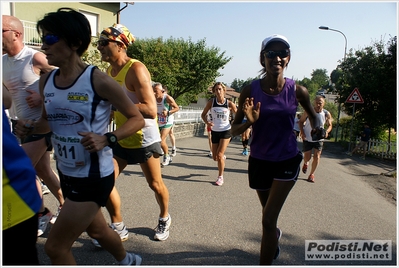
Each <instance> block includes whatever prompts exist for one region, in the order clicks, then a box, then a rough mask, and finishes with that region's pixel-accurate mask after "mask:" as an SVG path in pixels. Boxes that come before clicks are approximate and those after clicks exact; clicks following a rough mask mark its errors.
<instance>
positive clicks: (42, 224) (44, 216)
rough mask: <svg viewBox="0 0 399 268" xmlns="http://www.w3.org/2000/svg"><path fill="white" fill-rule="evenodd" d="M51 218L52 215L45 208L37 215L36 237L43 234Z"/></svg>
mask: <svg viewBox="0 0 399 268" xmlns="http://www.w3.org/2000/svg"><path fill="white" fill-rule="evenodd" d="M52 217H53V214H52V213H51V212H50V210H48V209H47V208H45V209H44V211H43V212H41V213H39V228H38V229H37V236H41V235H43V234H44V232H45V231H46V229H47V225H48V223H49V222H50V220H51V218H52Z"/></svg>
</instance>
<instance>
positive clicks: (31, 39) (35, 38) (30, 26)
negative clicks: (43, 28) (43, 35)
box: [21, 20, 42, 46]
mask: <svg viewBox="0 0 399 268" xmlns="http://www.w3.org/2000/svg"><path fill="white" fill-rule="evenodd" d="M21 22H22V24H23V26H24V41H23V42H24V44H25V45H31V46H41V45H42V40H41V39H40V36H39V34H38V33H37V30H36V22H31V21H26V20H21Z"/></svg>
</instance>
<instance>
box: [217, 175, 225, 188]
mask: <svg viewBox="0 0 399 268" xmlns="http://www.w3.org/2000/svg"><path fill="white" fill-rule="evenodd" d="M223 183H224V181H223V176H219V177H218V179H217V180H216V182H215V184H216V185H217V186H222V185H223Z"/></svg>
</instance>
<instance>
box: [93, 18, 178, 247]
mask: <svg viewBox="0 0 399 268" xmlns="http://www.w3.org/2000/svg"><path fill="white" fill-rule="evenodd" d="M134 40H135V38H134V37H133V35H132V34H131V33H130V32H129V30H128V29H127V28H126V27H125V26H123V25H121V24H116V25H113V26H112V27H108V28H106V29H104V30H103V31H102V32H101V35H100V38H99V41H98V43H97V49H98V50H99V51H100V52H101V59H102V60H103V61H106V62H109V63H110V67H109V68H108V70H107V74H108V75H109V76H110V77H112V78H113V79H114V80H115V81H117V82H118V83H119V84H120V85H121V86H122V88H123V89H124V91H125V92H126V93H127V95H128V96H129V98H130V99H131V100H132V101H133V103H135V104H136V106H137V107H138V109H139V111H140V112H141V114H142V115H143V117H144V120H145V126H144V128H142V129H141V130H140V131H138V132H137V133H135V134H134V135H132V136H130V137H128V138H126V139H123V140H120V141H118V142H117V143H116V144H115V146H114V147H113V153H114V160H115V161H114V164H115V179H116V178H117V177H118V175H119V174H120V173H121V172H122V171H123V169H124V168H125V167H126V166H127V165H130V164H136V163H139V164H140V167H141V169H142V171H143V173H144V176H145V178H146V180H147V182H148V185H149V186H150V188H151V189H152V190H153V191H154V193H155V198H156V201H157V203H158V205H159V208H160V214H159V219H158V225H157V227H156V228H155V236H154V239H155V240H161V241H162V240H166V239H167V238H168V237H169V227H170V224H171V217H170V215H169V212H168V206H169V191H168V189H167V187H166V185H165V184H164V182H163V179H162V174H161V167H160V156H161V155H162V154H163V152H162V149H161V137H160V133H159V130H158V124H157V105H156V101H155V97H154V92H153V89H152V83H151V76H150V73H149V71H148V70H147V67H146V66H145V65H144V64H143V63H141V62H140V61H138V60H135V59H132V58H130V57H129V56H128V55H127V52H126V51H127V48H128V46H129V45H130V44H131V43H133V42H134ZM125 120H126V119H125V117H124V116H123V115H122V114H121V113H120V112H118V111H115V112H114V122H115V124H116V127H117V128H118V127H119V126H120V125H121V124H122V123H123V122H125ZM115 162H116V163H115ZM120 203H121V199H120V196H119V193H118V192H117V190H116V188H115V187H114V189H113V190H112V192H111V195H110V197H109V199H108V202H107V206H106V207H107V210H108V212H109V214H110V218H111V220H112V225H111V226H112V227H113V228H114V229H115V230H116V231H117V232H118V233H119V235H120V237H121V239H122V241H124V240H126V239H127V238H128V232H127V230H126V227H125V225H124V223H123V221H122V215H121V211H120V210H121V204H120ZM124 230H125V231H124ZM93 243H94V245H96V246H98V243H97V241H95V240H93Z"/></svg>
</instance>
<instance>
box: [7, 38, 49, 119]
mask: <svg viewBox="0 0 399 268" xmlns="http://www.w3.org/2000/svg"><path fill="white" fill-rule="evenodd" d="M37 52H38V51H37V50H34V49H33V48H30V47H27V46H24V48H23V49H22V50H21V51H20V52H19V53H18V54H17V55H15V56H14V57H9V56H8V55H7V54H4V55H3V84H4V85H5V86H6V87H7V89H8V90H9V91H10V94H11V96H12V101H13V104H12V105H13V106H14V107H13V109H15V110H14V111H15V114H14V115H13V117H14V118H19V119H32V120H38V119H39V118H40V116H41V114H42V106H39V107H35V108H29V106H28V103H27V102H26V100H25V98H26V97H28V96H30V93H28V92H27V91H26V90H27V89H31V90H34V91H36V92H37V93H39V78H40V76H39V75H38V74H36V73H35V71H34V69H33V63H32V61H33V55H35V54H36V53H37Z"/></svg>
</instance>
